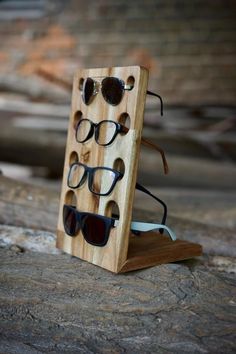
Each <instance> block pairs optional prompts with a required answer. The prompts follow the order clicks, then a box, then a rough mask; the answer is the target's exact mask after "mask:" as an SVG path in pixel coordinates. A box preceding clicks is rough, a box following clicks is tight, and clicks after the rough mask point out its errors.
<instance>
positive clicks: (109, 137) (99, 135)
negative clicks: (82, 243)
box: [63, 77, 176, 247]
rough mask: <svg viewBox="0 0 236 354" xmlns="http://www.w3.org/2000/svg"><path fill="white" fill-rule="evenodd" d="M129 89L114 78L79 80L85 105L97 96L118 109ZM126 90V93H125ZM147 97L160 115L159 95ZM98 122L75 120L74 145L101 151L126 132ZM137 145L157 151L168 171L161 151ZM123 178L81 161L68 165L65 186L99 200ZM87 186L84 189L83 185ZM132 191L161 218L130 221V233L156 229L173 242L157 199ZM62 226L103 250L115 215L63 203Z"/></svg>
mask: <svg viewBox="0 0 236 354" xmlns="http://www.w3.org/2000/svg"><path fill="white" fill-rule="evenodd" d="M132 89H133V87H132V85H128V84H125V82H124V81H123V80H121V79H120V78H118V77H105V78H93V77H88V78H85V79H84V80H83V83H82V85H81V86H80V91H81V97H82V101H83V103H84V104H85V105H90V104H91V103H92V102H93V100H95V99H96V95H97V94H99V92H100V91H101V94H102V96H103V99H104V100H105V102H106V103H107V104H109V105H112V106H118V105H119V104H120V102H121V101H122V98H123V96H124V94H127V95H128V94H129V91H131V90H132ZM126 91H127V92H126ZM147 94H150V95H153V96H156V97H158V98H159V100H160V104H161V115H163V102H162V99H161V97H160V96H159V95H157V94H155V93H152V92H150V91H147ZM104 118H105V117H102V119H101V120H100V121H99V122H94V121H93V120H92V119H90V117H83V115H82V116H81V115H80V117H79V120H78V122H77V124H76V126H75V127H74V137H75V140H76V142H77V143H78V144H86V143H87V142H89V141H90V140H91V139H92V140H94V141H93V142H92V144H98V145H99V146H100V148H101V149H104V148H105V149H109V146H110V145H112V144H113V142H114V141H115V139H116V137H117V135H121V136H122V134H126V133H128V131H129V128H127V127H126V126H125V125H122V124H120V123H118V122H117V121H115V120H111V119H104ZM141 143H142V144H144V145H146V146H148V147H150V148H153V149H155V150H157V151H158V152H159V153H160V154H161V157H162V161H163V167H164V172H165V173H167V172H168V165H167V162H166V158H165V154H164V152H163V150H162V149H161V148H160V147H159V146H157V145H155V144H153V143H151V142H149V141H148V140H146V139H144V138H141ZM123 177H124V174H123V173H122V172H120V171H118V170H116V169H114V168H111V167H110V166H88V165H86V164H84V163H81V162H74V163H71V164H70V166H69V172H68V176H67V186H68V188H70V189H72V190H77V189H78V188H88V191H89V192H90V193H93V194H94V195H97V196H99V197H105V196H108V195H110V194H111V193H112V191H113V190H114V188H116V185H117V184H118V183H119V181H120V180H121V179H122V178H123ZM86 184H87V186H86ZM136 189H138V190H139V191H142V192H144V193H146V194H148V195H149V196H150V197H152V198H153V199H154V200H156V201H157V202H158V203H160V204H161V206H162V207H163V215H162V217H161V218H160V222H159V223H155V224H154V223H143V222H137V221H132V222H131V232H132V233H133V234H134V235H138V234H140V233H141V232H146V231H150V230H157V229H158V230H159V231H160V233H163V232H166V233H167V234H168V235H169V237H170V239H171V240H173V241H174V240H175V239H176V237H175V234H174V232H173V231H172V230H171V229H170V228H168V227H167V226H166V225H165V223H166V218H167V206H166V204H165V203H164V202H163V201H162V200H160V199H159V198H158V197H156V196H154V195H153V194H152V193H150V192H149V191H148V190H147V189H146V188H144V187H143V186H141V185H140V184H139V183H136ZM63 224H64V230H65V232H66V234H67V235H69V236H71V237H77V236H78V235H79V232H80V231H81V233H82V235H83V237H84V239H85V240H86V242H88V243H89V244H91V245H93V246H97V247H104V246H105V245H106V244H107V242H108V240H109V235H110V231H111V229H112V228H114V227H117V226H118V224H119V220H118V218H117V216H115V215H112V217H108V216H104V215H99V214H95V213H91V212H87V211H85V210H78V209H77V207H76V205H68V204H64V206H63Z"/></svg>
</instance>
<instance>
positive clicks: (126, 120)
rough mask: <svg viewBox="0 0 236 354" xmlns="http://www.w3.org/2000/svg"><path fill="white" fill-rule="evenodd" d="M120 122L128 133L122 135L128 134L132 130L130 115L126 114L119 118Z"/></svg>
mask: <svg viewBox="0 0 236 354" xmlns="http://www.w3.org/2000/svg"><path fill="white" fill-rule="evenodd" d="M118 122H119V123H120V124H121V125H123V126H124V127H125V128H127V131H125V132H123V133H122V134H127V133H128V131H129V129H130V116H129V114H128V113H126V112H124V113H122V114H121V115H120V117H119V118H118Z"/></svg>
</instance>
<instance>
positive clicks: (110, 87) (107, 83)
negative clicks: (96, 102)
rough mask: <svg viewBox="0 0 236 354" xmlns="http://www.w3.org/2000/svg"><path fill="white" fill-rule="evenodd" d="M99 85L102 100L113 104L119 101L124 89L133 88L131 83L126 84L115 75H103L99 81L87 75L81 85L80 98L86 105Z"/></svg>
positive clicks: (97, 90)
mask: <svg viewBox="0 0 236 354" xmlns="http://www.w3.org/2000/svg"><path fill="white" fill-rule="evenodd" d="M98 79H99V78H98ZM99 87H100V89H101V92H102V95H103V98H104V100H105V101H106V102H107V103H109V104H111V105H113V106H116V105H118V104H119V103H120V102H121V100H122V97H123V94H124V91H125V90H132V88H133V86H132V85H126V84H125V82H124V81H123V80H121V79H118V78H117V77H105V78H104V79H102V80H101V81H98V80H94V79H93V78H91V77H87V78H86V79H85V80H84V82H83V86H82V99H83V101H84V103H85V104H86V105H89V104H90V103H91V102H92V99H93V97H94V96H96V94H97V93H98V92H99Z"/></svg>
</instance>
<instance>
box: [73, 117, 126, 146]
mask: <svg viewBox="0 0 236 354" xmlns="http://www.w3.org/2000/svg"><path fill="white" fill-rule="evenodd" d="M84 121H87V122H89V123H90V130H89V132H88V135H87V137H86V138H85V139H83V140H78V139H77V131H78V129H79V127H80V125H81V123H82V122H84ZM104 123H112V124H114V125H115V127H116V130H115V133H114V135H113V137H112V139H111V140H110V141H109V142H108V143H106V144H101V143H99V128H100V126H101V125H102V124H104ZM126 132H127V128H126V127H125V126H123V125H121V124H120V123H117V122H115V121H114V120H106V119H104V120H102V121H100V122H99V123H94V122H92V121H91V120H90V119H88V118H83V119H80V120H79V122H78V123H77V125H76V128H75V139H76V141H77V142H78V143H85V142H86V141H88V140H89V139H90V138H92V136H93V134H94V138H95V141H96V143H97V144H98V145H100V146H108V145H110V144H112V143H113V141H114V140H115V138H116V136H117V134H118V133H126Z"/></svg>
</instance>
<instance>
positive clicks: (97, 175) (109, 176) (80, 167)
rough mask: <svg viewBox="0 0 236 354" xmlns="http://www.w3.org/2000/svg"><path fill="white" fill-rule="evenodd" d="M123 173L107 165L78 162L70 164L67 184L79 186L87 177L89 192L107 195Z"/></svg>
mask: <svg viewBox="0 0 236 354" xmlns="http://www.w3.org/2000/svg"><path fill="white" fill-rule="evenodd" d="M122 177H123V174H122V173H121V172H119V171H116V170H114V169H112V168H108V167H102V166H101V167H89V166H87V165H84V164H82V163H80V162H75V163H73V164H72V165H71V166H70V170H69V174H68V178H67V185H68V187H69V188H72V189H75V188H79V187H81V186H82V185H83V184H84V182H85V181H86V179H87V178H88V188H89V190H90V192H91V193H93V194H96V195H100V196H106V195H109V194H110V193H111V192H112V191H113V189H114V187H115V185H116V183H117V181H118V180H120V179H121V178H122Z"/></svg>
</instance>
